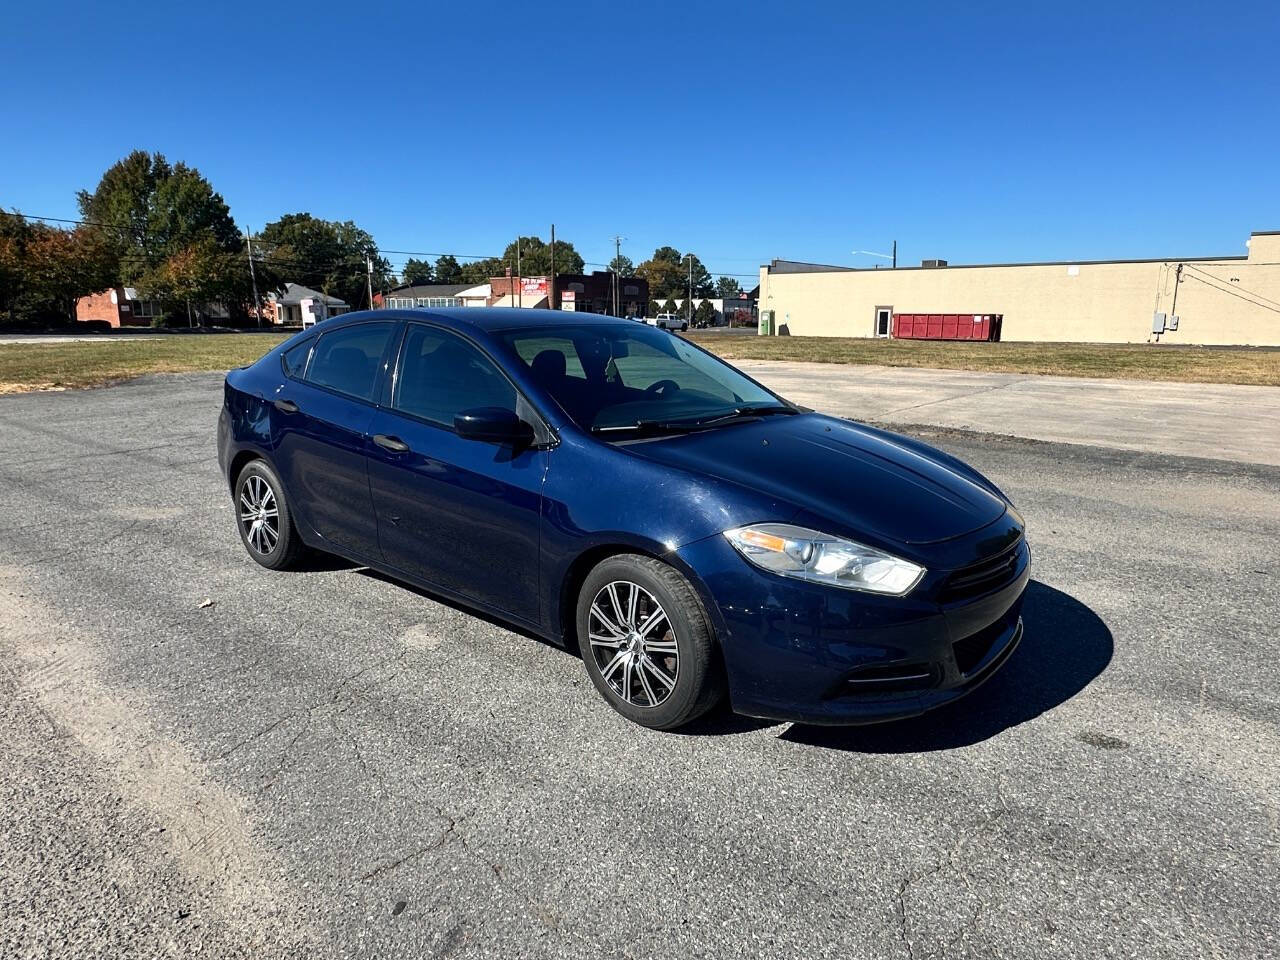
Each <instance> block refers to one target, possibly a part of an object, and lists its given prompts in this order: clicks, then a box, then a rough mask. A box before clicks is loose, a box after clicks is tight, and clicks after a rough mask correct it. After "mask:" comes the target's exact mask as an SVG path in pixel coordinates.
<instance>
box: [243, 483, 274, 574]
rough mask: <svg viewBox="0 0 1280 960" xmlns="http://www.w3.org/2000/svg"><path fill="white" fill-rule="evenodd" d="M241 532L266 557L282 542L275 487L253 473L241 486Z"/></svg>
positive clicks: (251, 545)
mask: <svg viewBox="0 0 1280 960" xmlns="http://www.w3.org/2000/svg"><path fill="white" fill-rule="evenodd" d="M239 510H240V528H241V530H243V531H244V539H245V542H246V543H248V544H249V546H250V548H252V549H253V550H255V551H257V552H258V553H260V554H262V555H263V556H266V555H267V554H269V553H270V552H271V551H272V550H274V549H275V548H276V543H278V542H279V540H280V507H279V505H278V504H277V503H276V495H275V491H273V490H272V489H271V484H269V483H267V481H266V480H265V479H263V478H262V477H260V476H258V475H257V474H254V473H251V474H250V475H249V476H247V477H246V478H245V481H244V483H242V484H241V485H240V501H239Z"/></svg>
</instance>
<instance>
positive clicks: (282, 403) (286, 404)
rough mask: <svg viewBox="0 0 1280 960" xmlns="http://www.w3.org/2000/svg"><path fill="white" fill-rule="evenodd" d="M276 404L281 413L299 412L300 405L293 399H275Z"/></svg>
mask: <svg viewBox="0 0 1280 960" xmlns="http://www.w3.org/2000/svg"><path fill="white" fill-rule="evenodd" d="M275 405H276V409H277V410H279V411H280V412H281V413H297V412H298V405H297V404H296V403H294V402H293V401H292V400H277V401H275Z"/></svg>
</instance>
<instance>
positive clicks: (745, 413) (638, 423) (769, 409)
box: [591, 403, 800, 433]
mask: <svg viewBox="0 0 1280 960" xmlns="http://www.w3.org/2000/svg"><path fill="white" fill-rule="evenodd" d="M799 412H800V411H798V410H796V409H795V408H794V407H788V406H782V405H781V404H776V403H771V404H768V405H767V406H766V405H757V406H751V405H745V406H741V407H735V408H734V409H732V410H730V411H728V412H727V413H723V414H718V415H717V416H714V417H708V418H707V419H705V420H633V421H631V422H630V423H619V424H613V425H610V426H607V427H601V426H595V427H592V428H591V432H592V433H618V432H621V431H623V430H652V431H654V432H655V433H693V432H696V431H698V430H706V429H709V428H711V427H715V426H721V425H725V424H728V423H732V422H736V421H746V420H757V419H759V418H760V417H766V416H771V415H773V414H776V413H787V414H791V413H799Z"/></svg>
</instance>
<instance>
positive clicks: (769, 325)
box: [759, 310, 773, 337]
mask: <svg viewBox="0 0 1280 960" xmlns="http://www.w3.org/2000/svg"><path fill="white" fill-rule="evenodd" d="M759 333H760V336H762V337H772V336H773V311H772V310H761V311H760V331H759Z"/></svg>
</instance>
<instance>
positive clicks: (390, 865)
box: [360, 808, 471, 881]
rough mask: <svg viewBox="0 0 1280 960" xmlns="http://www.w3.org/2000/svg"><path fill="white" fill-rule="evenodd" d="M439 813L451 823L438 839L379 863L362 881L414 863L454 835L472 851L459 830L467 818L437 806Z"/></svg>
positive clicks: (437, 848)
mask: <svg viewBox="0 0 1280 960" xmlns="http://www.w3.org/2000/svg"><path fill="white" fill-rule="evenodd" d="M437 813H438V814H439V816H441V817H442V818H443V819H445V820H448V821H449V825H448V826H447V827H445V828H444V830H443V831H442V832H441V834H440V836H438V837H436V839H435V840H433V841H432V842H431V843H428V844H426V845H425V846H423V847H419V848H418V849H416V850H413V851H412V852H410V853H406V854H405V855H404V856H402V857H397V858H396V859H395V860H391V861H388V862H387V863H383V864H379V865H378V866H376V867H374V868H373V869H372V870H370V871H369V872H368V873H366V874H364V875H363V876H362V877H361V878H360V879H361V881H366V880H372V879H373V878H374V877H379V876H381V875H382V874H384V873H390V872H391V871H392V870H397V869H399V868H400V867H403V866H404V865H405V864H406V863H412V862H413V861H414V860H417V859H418V858H419V857H421V856H424V855H426V854H428V853H430V852H431V851H432V850H439V849H440V848H441V847H443V846H444V845H445V844H446V843H448V842H449V838H450V837H452V836H457V837H458V838H459V839H460V840H461V841H462V846H463V847H464V848H465V849H466V850H467V851H468V852H470V850H471V848H470V847H468V846H467V841H466V838H465V837H463V836H462V835H461V834H459V833H458V832H457V829H458V824H459V823H461V822H462V821H463V820H465V819H466V818H465V817H453V816H450V815H449V814H447V813H445V812H444V811H443V810H440V809H439V808H437Z"/></svg>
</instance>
